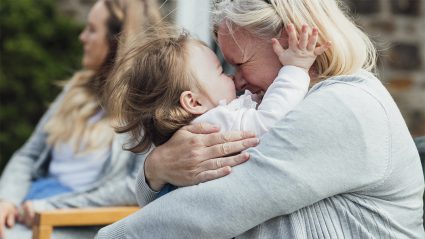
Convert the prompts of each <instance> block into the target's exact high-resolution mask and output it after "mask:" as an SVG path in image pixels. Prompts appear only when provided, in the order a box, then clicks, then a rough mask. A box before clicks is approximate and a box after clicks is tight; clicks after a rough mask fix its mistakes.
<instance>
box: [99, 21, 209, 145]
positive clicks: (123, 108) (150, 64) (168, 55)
mask: <svg viewBox="0 0 425 239" xmlns="http://www.w3.org/2000/svg"><path fill="white" fill-rule="evenodd" d="M189 43H190V44H192V43H196V44H203V43H201V42H200V41H197V40H194V39H191V38H190V36H189V35H188V33H186V32H185V31H183V30H181V29H177V28H173V27H163V28H162V29H157V31H156V32H154V33H151V34H150V35H144V36H142V37H141V38H139V39H136V40H135V41H134V42H133V43H132V44H131V47H130V48H128V51H127V52H126V53H125V54H124V55H123V57H122V58H121V59H120V60H119V61H118V62H117V64H116V65H115V68H114V70H113V73H112V77H111V79H112V80H111V81H110V82H109V83H108V85H107V96H108V100H107V102H106V103H107V109H108V111H109V112H110V113H111V114H112V116H113V117H114V119H115V122H116V123H115V124H116V125H115V129H116V131H117V132H118V133H125V132H128V133H129V134H130V140H129V142H130V143H128V144H127V146H126V149H128V150H131V151H132V152H143V151H145V150H148V149H149V148H150V147H151V145H152V144H154V145H160V144H163V143H165V142H166V141H167V140H168V139H169V138H170V137H171V136H172V134H173V133H174V132H175V131H177V130H178V129H179V128H181V127H182V126H184V125H187V124H189V123H190V122H191V121H192V120H193V119H194V118H195V117H196V116H195V115H193V114H191V113H188V112H186V110H184V109H183V108H182V107H181V105H180V95H181V93H182V92H184V91H187V90H193V89H194V88H195V87H196V88H197V89H199V90H200V89H201V87H200V85H199V84H198V81H197V80H196V79H195V77H194V75H193V73H192V72H191V71H190V69H189V68H188V66H187V65H188V64H187V62H188V49H187V48H188V44H189Z"/></svg>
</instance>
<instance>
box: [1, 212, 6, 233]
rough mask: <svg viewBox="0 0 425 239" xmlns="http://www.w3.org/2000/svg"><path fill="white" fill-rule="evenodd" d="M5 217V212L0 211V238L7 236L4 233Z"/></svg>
mask: <svg viewBox="0 0 425 239" xmlns="http://www.w3.org/2000/svg"><path fill="white" fill-rule="evenodd" d="M5 219H6V216H5V215H4V212H0V238H5V234H4V226H5V224H6V223H5Z"/></svg>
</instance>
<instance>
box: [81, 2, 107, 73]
mask: <svg viewBox="0 0 425 239" xmlns="http://www.w3.org/2000/svg"><path fill="white" fill-rule="evenodd" d="M108 17H109V13H108V10H107V9H106V6H105V4H104V3H103V1H97V2H96V4H95V5H94V6H93V8H92V9H91V10H90V13H89V16H88V20H87V25H86V27H85V28H84V30H83V32H81V34H80V41H81V42H82V43H83V47H84V55H83V60H82V63H83V66H84V68H86V69H91V70H98V69H99V68H100V66H102V64H103V63H104V62H105V59H106V56H107V55H108V51H109V45H108V40H107V37H106V36H107V33H108V29H107V27H106V21H107V19H108Z"/></svg>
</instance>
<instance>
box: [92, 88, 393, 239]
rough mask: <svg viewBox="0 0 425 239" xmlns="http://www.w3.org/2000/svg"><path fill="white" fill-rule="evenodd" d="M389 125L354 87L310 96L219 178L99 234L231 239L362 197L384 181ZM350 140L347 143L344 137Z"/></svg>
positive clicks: (178, 192)
mask: <svg viewBox="0 0 425 239" xmlns="http://www.w3.org/2000/svg"><path fill="white" fill-rule="evenodd" d="M387 122H388V118H387V116H386V114H385V112H384V110H383V108H382V106H381V105H380V103H379V102H377V100H376V99H375V98H373V97H371V96H370V95H368V94H367V93H366V92H364V91H362V90H360V89H357V88H356V87H353V86H349V85H344V84H335V85H331V86H328V87H324V88H323V89H320V90H318V91H316V92H313V93H312V94H310V95H309V96H308V97H307V98H306V99H305V100H304V101H303V102H301V103H300V104H299V106H297V107H296V108H295V109H294V110H293V111H292V112H290V113H289V114H288V115H287V117H285V118H284V119H283V120H280V121H279V122H278V123H277V124H276V126H275V127H274V128H273V129H272V130H271V131H270V132H268V133H266V134H265V135H264V136H263V138H262V140H261V143H260V144H259V145H258V146H257V147H255V148H251V149H249V150H248V152H249V153H250V154H251V159H250V160H249V161H248V162H246V163H244V164H241V165H239V166H236V167H234V171H233V172H232V173H231V174H230V175H228V176H226V177H223V178H220V179H217V180H213V181H209V182H206V183H202V184H199V185H195V186H191V187H184V188H180V189H178V190H175V191H173V192H170V193H169V194H167V195H165V196H163V197H161V198H159V199H157V200H155V201H154V202H152V203H150V204H149V205H148V206H146V207H144V209H143V210H140V211H139V212H137V213H135V214H133V215H131V216H130V217H128V218H126V219H124V220H122V221H120V222H119V223H117V224H113V225H111V226H108V227H106V228H104V229H103V230H101V231H100V232H99V235H98V238H109V237H108V235H112V234H113V232H122V233H125V235H126V236H127V237H128V238H138V237H140V236H143V238H166V237H167V236H169V235H173V238H177V239H178V238H232V237H235V236H238V235H240V234H242V233H243V232H245V231H247V230H249V229H251V228H253V227H255V226H256V225H259V224H261V223H263V222H265V221H267V220H269V219H271V218H274V217H277V216H281V215H288V214H291V213H293V212H295V211H297V210H298V209H300V208H303V207H306V206H309V205H311V204H313V203H315V202H318V201H320V200H323V199H325V198H327V197H331V196H334V195H337V194H342V193H351V192H358V193H361V192H367V191H368V190H372V189H373V188H375V187H376V186H378V185H380V184H381V183H382V182H383V181H384V180H385V177H386V176H387V174H388V169H389V168H391V167H390V166H389V163H390V161H389V155H388V152H389V146H388V140H387V139H388V137H389V136H388V135H389V129H388V124H387ZM347 135H349V137H347Z"/></svg>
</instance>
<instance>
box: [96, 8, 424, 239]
mask: <svg viewBox="0 0 425 239" xmlns="http://www.w3.org/2000/svg"><path fill="white" fill-rule="evenodd" d="M338 3H339V1H336V0H315V1H311V0H297V1H287V0H225V1H223V2H222V3H221V4H220V5H219V6H218V10H217V11H216V12H215V14H216V17H215V29H216V33H217V41H218V44H219V46H220V48H221V50H222V52H223V54H224V56H225V58H226V60H227V61H228V62H229V63H230V64H232V65H234V66H235V67H236V75H235V80H234V81H235V84H236V86H237V88H239V89H241V90H242V89H249V90H251V91H252V92H258V91H265V90H266V89H267V88H268V87H269V86H270V84H271V83H272V81H273V79H274V78H275V77H276V75H277V73H278V70H279V69H280V67H281V65H280V64H279V60H278V58H277V56H276V55H275V54H274V53H273V50H272V44H271V41H270V39H272V38H274V37H278V38H279V41H280V43H281V44H282V45H283V46H287V45H288V42H287V40H288V36H287V35H286V33H285V31H284V30H282V29H284V28H285V26H287V25H288V24H290V23H294V25H295V26H296V27H297V28H298V29H300V28H301V26H302V25H303V24H308V25H310V26H313V27H317V28H318V30H319V44H320V43H321V44H323V43H325V42H327V41H331V42H332V48H331V49H329V50H328V51H327V52H326V53H325V54H323V55H321V56H319V57H318V58H317V60H316V63H315V65H314V67H313V69H312V70H311V71H310V76H311V77H312V78H313V79H316V80H317V82H318V83H317V84H315V85H314V86H313V87H312V88H311V89H310V91H309V93H308V94H307V96H306V97H305V99H304V100H303V102H301V103H300V104H299V105H298V106H297V107H296V108H295V109H294V110H293V111H291V112H290V113H289V114H288V115H287V116H286V117H285V118H284V119H282V120H281V121H280V122H278V123H277V124H276V125H275V127H274V128H273V129H272V130H271V131H270V132H268V133H266V134H265V135H264V136H263V137H262V138H261V142H260V144H259V145H258V146H256V147H254V148H250V149H248V150H247V151H245V152H247V153H249V155H250V159H249V160H248V161H247V162H246V163H242V164H240V163H241V162H244V161H246V157H244V156H243V155H245V154H236V155H232V156H226V155H229V154H234V153H237V152H239V151H241V150H244V149H245V148H247V147H249V146H251V145H252V144H254V143H255V142H253V141H254V140H255V139H253V138H252V137H251V136H250V135H249V133H241V132H236V133H235V132H229V133H224V134H218V133H216V132H217V131H218V130H217V129H215V128H214V127H212V126H211V125H207V124H204V125H192V126H187V127H183V128H182V129H181V130H179V131H177V132H176V133H175V135H174V136H173V137H172V138H171V139H170V140H169V141H168V142H167V143H165V144H164V145H161V146H160V147H157V148H156V149H154V151H153V152H152V153H151V154H150V155H149V157H147V159H146V161H145V163H144V168H143V169H141V170H140V172H139V178H138V189H137V191H138V200H139V204H140V205H146V204H148V203H149V204H148V205H147V206H145V207H144V208H143V209H142V210H140V211H139V212H138V213H136V214H133V215H131V216H130V217H128V218H126V219H123V220H121V221H120V222H117V223H115V224H113V225H111V226H108V227H106V228H104V229H102V230H101V231H100V232H99V234H98V238H124V237H126V238H185V239H187V238H215V239H217V238H233V237H236V238H262V239H264V238H425V233H424V228H423V226H422V195H423V191H424V178H423V174H422V170H421V165H420V161H419V155H418V152H417V150H416V148H415V144H414V142H413V140H412V138H411V136H410V134H409V131H408V129H407V127H406V124H405V122H404V120H403V118H402V116H401V114H400V112H399V110H398V108H397V106H396V104H395V103H394V101H393V99H392V98H391V96H390V95H389V93H388V92H387V90H386V89H385V87H384V86H383V85H382V84H381V82H380V81H379V80H378V79H377V78H376V76H375V75H374V74H373V73H371V72H370V71H371V70H373V68H374V67H375V60H376V51H375V48H374V47H373V45H372V43H371V41H370V40H369V38H368V37H367V36H366V35H365V34H364V33H363V32H362V31H361V30H360V29H359V28H357V27H356V26H355V24H353V23H352V22H351V21H350V19H349V17H348V16H347V15H346V14H344V12H343V11H342V10H341V9H340V7H339V6H338ZM238 164H240V165H239V166H237V167H234V168H233V171H232V172H231V173H230V174H229V175H227V176H225V175H226V174H228V173H229V172H228V171H226V170H224V169H225V168H227V166H235V165H238ZM222 176H225V177H222ZM219 177H221V178H219ZM215 178H219V179H216V180H211V179H215ZM208 180H211V181H208ZM202 182H204V183H202ZM166 183H170V184H173V185H176V186H189V187H183V188H180V189H177V190H175V191H173V192H171V193H169V194H167V195H165V196H163V197H161V198H159V199H157V200H155V201H153V202H152V200H153V199H155V198H156V197H157V191H159V190H160V189H161V188H162V187H163V186H164V185H165V184H166ZM199 183H200V184H199ZM195 184H198V185H195ZM191 185H195V186H191Z"/></svg>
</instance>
